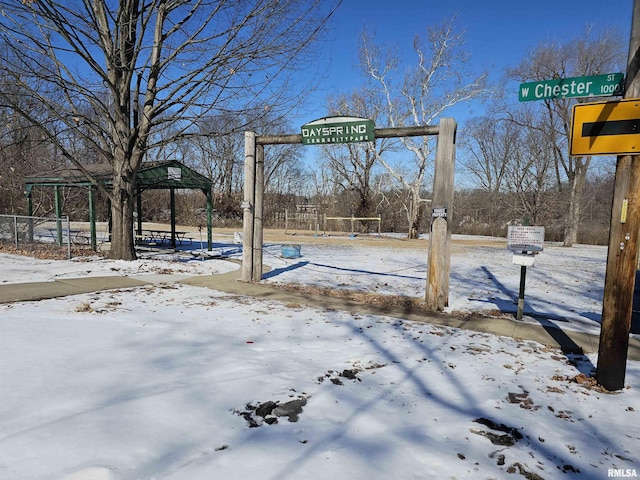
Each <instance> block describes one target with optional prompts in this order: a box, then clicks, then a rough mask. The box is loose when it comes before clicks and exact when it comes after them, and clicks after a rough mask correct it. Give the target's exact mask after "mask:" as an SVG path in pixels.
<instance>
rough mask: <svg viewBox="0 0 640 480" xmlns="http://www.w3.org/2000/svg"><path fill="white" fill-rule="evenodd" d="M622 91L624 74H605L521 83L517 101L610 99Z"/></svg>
mask: <svg viewBox="0 0 640 480" xmlns="http://www.w3.org/2000/svg"><path fill="white" fill-rule="evenodd" d="M623 91H624V73H607V74H605V75H591V76H588V77H572V78H558V79H555V80H543V81H542V82H528V83H521V84H520V90H519V93H518V99H519V100H520V101H521V102H528V101H531V100H547V99H551V98H575V97H611V96H613V95H622V93H623Z"/></svg>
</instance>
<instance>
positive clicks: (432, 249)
mask: <svg viewBox="0 0 640 480" xmlns="http://www.w3.org/2000/svg"><path fill="white" fill-rule="evenodd" d="M455 138H456V121H455V120H454V119H453V118H443V119H441V120H440V128H439V133H438V141H437V142H438V143H437V146H436V165H435V170H434V174H433V200H432V201H431V206H432V207H433V208H432V213H431V232H430V233H429V256H428V259H427V268H428V272H427V289H426V292H425V302H426V304H427V307H428V308H430V309H432V310H444V309H445V307H447V306H448V305H449V270H450V268H451V230H452V222H451V216H452V214H453V176H454V171H455Z"/></svg>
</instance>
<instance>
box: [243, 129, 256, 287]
mask: <svg viewBox="0 0 640 480" xmlns="http://www.w3.org/2000/svg"><path fill="white" fill-rule="evenodd" d="M255 201H256V134H255V132H245V134H244V200H243V202H242V209H243V211H244V218H243V226H244V230H243V237H242V281H243V282H250V281H252V280H253V243H254V237H253V228H254V211H255V210H254V208H255Z"/></svg>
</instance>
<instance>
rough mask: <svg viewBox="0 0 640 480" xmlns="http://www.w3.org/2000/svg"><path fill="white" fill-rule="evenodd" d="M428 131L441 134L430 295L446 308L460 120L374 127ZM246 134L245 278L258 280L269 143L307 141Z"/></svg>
mask: <svg viewBox="0 0 640 480" xmlns="http://www.w3.org/2000/svg"><path fill="white" fill-rule="evenodd" d="M425 135H437V136H438V138H437V144H436V163H435V169H434V175H433V200H432V203H431V206H432V220H431V233H430V235H429V253H428V262H427V267H428V268H427V286H426V293H425V301H426V303H427V306H428V307H429V308H431V309H432V310H444V308H445V307H446V306H448V304H449V270H450V266H451V230H452V222H451V216H452V213H453V177H454V170H455V140H456V122H455V120H454V119H452V118H443V119H441V120H440V123H439V124H438V125H437V126H429V125H425V126H422V127H401V128H376V129H375V137H376V138H398V137H418V136H425ZM244 139H245V143H244V147H245V158H244V200H243V202H242V208H243V210H244V217H243V228H244V237H243V245H242V281H244V282H259V281H261V280H262V244H263V226H262V221H263V197H264V146H265V145H282V144H299V143H302V135H301V134H289V135H260V136H258V135H256V134H255V132H246V133H245V137H244Z"/></svg>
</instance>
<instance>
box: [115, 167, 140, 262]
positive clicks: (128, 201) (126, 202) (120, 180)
mask: <svg viewBox="0 0 640 480" xmlns="http://www.w3.org/2000/svg"><path fill="white" fill-rule="evenodd" d="M113 171H114V175H113V195H112V197H113V198H112V200H111V217H112V221H113V226H112V228H113V231H112V235H111V249H110V250H109V255H108V257H109V258H113V259H119V260H135V259H136V251H135V248H134V241H133V240H134V237H133V199H134V191H135V175H134V174H133V172H132V171H131V169H129V168H127V167H125V166H118V165H114V167H113ZM138 214H140V212H138Z"/></svg>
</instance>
